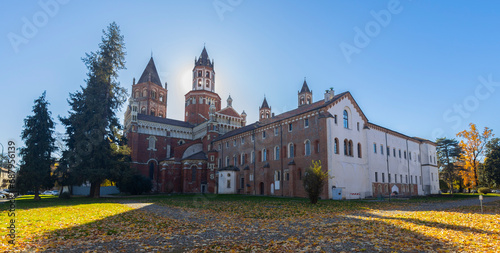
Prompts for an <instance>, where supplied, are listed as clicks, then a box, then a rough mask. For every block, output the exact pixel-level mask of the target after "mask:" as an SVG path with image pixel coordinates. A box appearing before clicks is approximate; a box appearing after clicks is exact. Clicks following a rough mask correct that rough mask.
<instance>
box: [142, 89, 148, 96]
mask: <svg viewBox="0 0 500 253" xmlns="http://www.w3.org/2000/svg"><path fill="white" fill-rule="evenodd" d="M142 96H143V97H147V96H148V91H147V90H146V89H144V90H142Z"/></svg>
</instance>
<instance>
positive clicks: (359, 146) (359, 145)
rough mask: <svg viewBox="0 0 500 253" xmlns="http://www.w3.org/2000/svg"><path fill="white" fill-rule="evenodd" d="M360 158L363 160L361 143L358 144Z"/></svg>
mask: <svg viewBox="0 0 500 253" xmlns="http://www.w3.org/2000/svg"><path fill="white" fill-rule="evenodd" d="M358 158H361V143H359V142H358Z"/></svg>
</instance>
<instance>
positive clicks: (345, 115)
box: [344, 110, 349, 128]
mask: <svg viewBox="0 0 500 253" xmlns="http://www.w3.org/2000/svg"><path fill="white" fill-rule="evenodd" d="M344 128H349V114H348V113H347V110H344Z"/></svg>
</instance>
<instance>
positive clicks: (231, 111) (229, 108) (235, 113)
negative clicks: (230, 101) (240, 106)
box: [217, 107, 241, 118]
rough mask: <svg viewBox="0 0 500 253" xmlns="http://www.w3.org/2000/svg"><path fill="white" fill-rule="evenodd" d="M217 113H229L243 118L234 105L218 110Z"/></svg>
mask: <svg viewBox="0 0 500 253" xmlns="http://www.w3.org/2000/svg"><path fill="white" fill-rule="evenodd" d="M217 113H220V114H224V115H228V116H231V117H236V118H241V116H240V114H238V112H236V110H234V109H233V108H232V107H226V108H224V109H222V110H220V111H218V112H217Z"/></svg>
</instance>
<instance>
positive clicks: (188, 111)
mask: <svg viewBox="0 0 500 253" xmlns="http://www.w3.org/2000/svg"><path fill="white" fill-rule="evenodd" d="M185 99H186V103H185V115H184V121H186V122H189V123H191V124H194V125H198V124H200V123H203V122H205V121H207V120H209V119H210V114H209V111H210V106H211V105H214V106H215V111H220V109H221V98H220V97H219V95H218V94H217V93H215V71H214V62H213V60H212V61H211V60H210V58H209V57H208V53H207V49H206V48H205V47H203V51H202V52H201V54H200V57H199V58H196V57H195V59H194V68H193V88H192V90H191V91H189V92H188V93H187V94H186V95H185Z"/></svg>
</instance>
